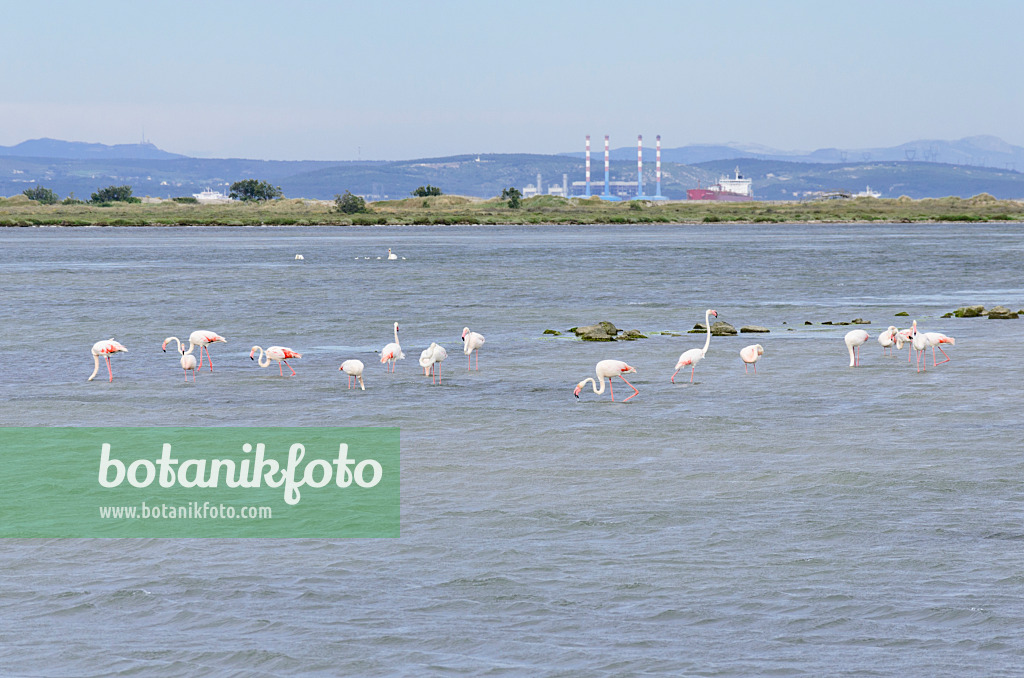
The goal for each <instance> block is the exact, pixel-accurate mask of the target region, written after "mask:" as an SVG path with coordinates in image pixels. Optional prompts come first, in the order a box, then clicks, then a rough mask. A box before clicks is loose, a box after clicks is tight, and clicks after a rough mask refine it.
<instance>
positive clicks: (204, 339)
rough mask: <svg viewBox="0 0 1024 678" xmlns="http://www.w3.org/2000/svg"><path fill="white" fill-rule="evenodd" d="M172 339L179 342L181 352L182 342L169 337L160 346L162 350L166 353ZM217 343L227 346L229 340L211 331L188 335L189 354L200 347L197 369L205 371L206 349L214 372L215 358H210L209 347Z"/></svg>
mask: <svg viewBox="0 0 1024 678" xmlns="http://www.w3.org/2000/svg"><path fill="white" fill-rule="evenodd" d="M171 339H174V340H175V341H178V349H179V350H180V349H181V342H180V341H179V340H178V338H177V337H167V338H166V339H164V343H163V345H162V346H160V348H161V349H162V350H163V351H164V352H166V351H167V344H168V342H170V341H171ZM217 342H220V343H222V344H226V343H228V340H227V339H225V338H224V337H222V336H220V335H219V334H217V333H216V332H211V331H209V330H196V331H195V332H193V333H192V334H190V335H188V343H189V349H188V352H189V353H191V352H192V349H193V348H195V347H196V346H198V347H199V367H198V368H197V369H200V370H201V369H203V349H204V348H205V349H206V357H207V358H208V359H209V361H210V371H211V372H213V358H210V349H209V345H210V344H215V343H217Z"/></svg>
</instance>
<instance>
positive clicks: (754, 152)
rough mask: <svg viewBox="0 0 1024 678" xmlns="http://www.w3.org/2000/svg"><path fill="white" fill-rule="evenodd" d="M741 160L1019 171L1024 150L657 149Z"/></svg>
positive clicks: (993, 141)
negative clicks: (921, 164) (911, 163)
mask: <svg viewBox="0 0 1024 678" xmlns="http://www.w3.org/2000/svg"><path fill="white" fill-rule="evenodd" d="M591 153H592V155H591V158H592V159H593V158H597V157H604V151H603V150H601V151H598V153H600V156H598V155H593V154H594V153H595V152H594V151H591ZM563 155H567V156H570V157H573V158H582V157H584V155H585V153H584V152H583V151H578V152H572V153H564V154H563ZM609 155H610V156H611V158H612V159H613V160H634V159H635V158H636V146H625V147H620V148H615V149H612V150H611V151H610V152H609ZM648 155H650V156H651V159H652V160H653V155H654V149H653V148H650V147H647V148H645V149H644V159H645V160H646V159H647V156H648ZM742 158H752V159H756V160H781V161H784V162H810V163H865V162H902V161H918V162H935V163H944V164H949V165H969V166H972V167H992V168H995V169H1001V170H1021V171H1024V148H1022V147H1020V146H1014V145H1012V144H1008V143H1006V142H1005V141H1003V140H1002V139H1000V138H999V137H994V136H974V137H966V138H963V139H960V140H958V141H942V140H936V139H922V140H918V141H910V142H908V143H905V144H900V145H899V146H891V147H874V148H846V149H842V148H820V149H818V150H815V151H784V150H779V149H776V148H769V147H767V146H759V145H756V144H739V143H728V144H718V145H713V144H692V145H689V146H681V147H677V148H662V149H661V159H662V161H663V162H678V163H682V164H684V165H695V164H697V163H702V162H713V161H716V160H736V159H742Z"/></svg>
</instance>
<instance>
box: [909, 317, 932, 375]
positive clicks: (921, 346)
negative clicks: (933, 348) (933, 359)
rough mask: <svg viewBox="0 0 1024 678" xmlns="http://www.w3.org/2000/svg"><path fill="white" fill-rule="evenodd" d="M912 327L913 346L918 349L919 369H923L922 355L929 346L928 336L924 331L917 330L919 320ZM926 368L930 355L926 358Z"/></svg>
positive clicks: (926, 367) (925, 367)
mask: <svg viewBox="0 0 1024 678" xmlns="http://www.w3.org/2000/svg"><path fill="white" fill-rule="evenodd" d="M911 329H912V330H913V333H914V334H913V338H912V339H911V346H913V348H914V350H915V351H917V371H918V372H920V371H921V356H922V354H924V352H925V349H927V348H928V345H929V344H928V338H927V337H925V335H924V333H923V332H918V331H917V321H916V320H915V321H914V324H913V325H912V327H911ZM924 369H925V370H927V369H928V356H925V359H924Z"/></svg>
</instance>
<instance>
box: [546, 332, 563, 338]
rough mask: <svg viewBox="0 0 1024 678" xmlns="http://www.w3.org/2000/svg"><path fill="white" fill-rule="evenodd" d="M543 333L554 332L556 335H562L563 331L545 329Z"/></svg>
mask: <svg viewBox="0 0 1024 678" xmlns="http://www.w3.org/2000/svg"><path fill="white" fill-rule="evenodd" d="M543 334H553V335H555V336H556V337H560V336H562V333H561V332H559V331H558V330H544V332H543Z"/></svg>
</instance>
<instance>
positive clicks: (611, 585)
mask: <svg viewBox="0 0 1024 678" xmlns="http://www.w3.org/2000/svg"><path fill="white" fill-rule="evenodd" d="M388 247H391V248H393V249H394V250H395V251H396V253H398V254H399V255H400V256H403V257H405V259H404V260H398V261H391V262H389V261H386V260H378V259H377V257H380V256H386V250H387V248H388ZM297 253H301V254H303V255H304V257H305V259H304V260H303V261H295V259H294V256H295V254H297ZM1022 254H1024V229H1022V227H1021V225H1020V224H997V225H982V226H965V225H956V224H949V225H926V226H923V225H874V226H814V225H810V226H778V225H772V226H768V227H757V226H707V227H694V226H656V227H655V226H640V227H638V226H629V227H603V226H574V227H565V226H557V227H556V226H545V227H486V228H481V227H445V228H430V227H406V228H386V227H380V228H272V227H269V228H224V229H218V228H189V229H169V228H168V229H164V228H161V229H156V228H152V229H32V230H22V229H18V230H12V229H7V230H3V231H0V282H2V289H3V290H4V293H3V300H2V302H0V346H2V347H4V348H5V349H6V356H7V361H5V365H4V368H3V374H4V376H3V379H2V380H0V394H2V396H3V401H4V403H5V406H4V409H3V411H2V414H0V424H2V425H6V426H52V425H65V426H68V425H70V426H78V425H111V426H113V425H128V426H141V425H185V424H193V425H196V426H246V425H274V426H277V425H281V426H283V425H308V426H313V425H332V426H344V425H397V426H399V427H401V435H402V536H401V538H399V539H393V540H347V541H346V540H198V539H197V540H5V541H4V542H3V543H2V551H0V572H2V574H0V581H2V582H3V585H2V586H0V605H2V609H3V614H2V615H0V673H3V674H10V675H30V676H67V675H75V676H79V675H82V676H106V675H151V674H158V675H170V676H195V675H246V676H285V675H295V674H313V675H316V674H319V675H332V676H333V675H378V674H389V675H392V674H397V675H410V676H420V675H623V674H662V675H711V676H752V675H768V674H772V675H786V676H791V675H807V676H820V675H879V676H883V675H884V676H890V675H891V676H896V675H899V676H906V675H920V676H940V675H948V676H964V675H974V676H1011V675H1020V667H1021V666H1024V641H1022V640H1021V638H1020V629H1021V628H1022V627H1024V569H1022V563H1024V525H1022V524H1021V523H1022V517H1024V514H1022V508H1024V490H1022V485H1021V482H1022V478H1024V455H1022V451H1024V445H1022V443H1021V438H1022V433H1024V424H1022V422H1021V416H1020V412H1021V404H1022V402H1024V400H1022V395H1024V393H1022V385H1021V379H1020V378H1019V375H1020V355H1021V354H1020V348H1019V346H1020V342H1021V335H1022V329H1024V324H1021V323H1022V322H1024V321H990V320H987V319H955V318H951V319H941V318H940V316H941V315H942V314H943V313H944V312H946V311H949V310H952V309H954V308H956V307H957V306H961V305H965V304H971V303H980V304H984V305H986V306H993V305H996V304H1004V305H1006V306H1009V307H1011V308H1013V309H1017V308H1021V307H1024V282H1022V277H1021V261H1022ZM367 257H369V258H367ZM706 308H715V309H716V310H718V312H719V317H720V319H722V320H725V321H727V322H730V323H732V324H734V325H736V326H737V327H739V326H741V325H744V324H759V325H764V326H767V327H769V328H770V329H771V333H770V334H768V335H744V336H739V337H721V338H719V337H716V338H713V339H712V342H711V347H710V351H709V353H708V356H707V358H706V359H705V360H704V361H703V362H702V363H701V364H700V365H699V366H698V367H697V370H696V378H695V380H694V383H693V384H690V383H689V382H688V375H686V374H685V372H680V377H679V378H678V382H679V383H677V384H675V385H673V384H671V383H670V382H669V376H670V375H671V373H672V371H673V366H674V364H675V361H676V359H677V357H678V356H679V354H680V353H681V352H682V351H684V350H686V349H688V348H693V347H699V346H700V345H702V344H703V337H702V336H699V335H690V334H683V335H682V336H666V335H652V336H651V337H650V338H648V339H646V340H641V341H636V342H631V343H619V344H595V343H579V342H575V341H572V340H568V339H565V338H561V337H559V338H555V337H550V336H547V337H545V336H544V335H542V331H543V330H544V329H546V328H554V329H559V330H565V329H566V328H568V327H571V326H574V325H580V324H590V323H593V322H597V321H599V320H609V321H612V322H614V323H615V324H616V325H618V326H619V327H622V328H626V329H631V328H637V329H640V330H643V331H645V332H656V331H672V332H686V331H687V330H689V329H690V328H692V327H693V325H694V323H696V322H700V321H702V320H703V318H704V310H705V309H706ZM899 311H907V312H908V313H910V314H911V315H910V317H909V318H896V317H894V316H895V314H896V313H897V312H899ZM855 317H862V318H865V319H867V320H870V321H871V325H870V326H866V328H867V329H868V330H869V331H870V332H871V335H872V340H871V342H869V344H867V345H865V347H864V352H863V357H862V363H863V366H862V367H861V368H858V369H850V368H849V367H847V361H848V358H847V354H846V348H845V346H844V344H843V339H842V337H843V335H844V334H845V332H846V331H847V330H849V329H850V328H849V327H837V326H828V325H822V324H821V323H822V322H823V321H834V322H839V321H849V320H851V319H853V318H855ZM914 318H916V319H917V320H918V322H919V323H920V325H921V327H922V329H924V330H926V331H931V330H935V331H942V332H945V333H946V334H950V335H952V336H955V337H956V339H957V344H956V346H955V347H952V348H951V349H948V351H947V352H948V353H949V354H950V355H951V357H952V360H951V361H950V362H949V363H947V364H943V365H939V366H937V367H932V365H931V359H930V358H929V362H928V366H929V369H928V370H927V371H925V372H920V373H918V372H916V371H915V369H914V366H913V365H912V364H908V362H907V356H906V354H905V353H904V354H902V355H900V356H897V357H891V358H888V357H882V355H881V349H880V348H879V346H878V344H877V343H876V342H875V341H874V337H875V336H876V335H877V333H878V332H879V330H881V329H884V328H885V327H886V326H888V325H889V324H890V323H891V324H895V325H898V326H900V327H904V326H906V325H908V324H909V321H910V320H911V319H914ZM395 321H398V322H399V323H400V324H401V341H402V345H403V347H404V349H405V352H406V354H407V356H408V357H407V358H406V360H404V361H401V362H399V364H398V369H397V372H396V373H395V374H394V375H388V374H385V373H384V371H383V368H381V367H380V366H379V365H378V364H377V362H376V361H377V355H376V354H375V351H378V350H379V349H380V348H381V347H382V346H383V345H384V344H385V343H387V342H389V341H391V340H392V332H391V325H392V323H393V322H395ZM805 321H810V322H812V323H814V324H813V325H805V324H804V322H805ZM466 325H468V326H469V327H471V328H472V329H474V330H477V331H479V332H481V333H483V334H484V335H486V337H487V343H486V345H485V347H484V349H483V350H482V351H481V357H480V370H479V372H476V371H474V372H467V370H466V365H465V357H464V356H463V355H462V353H461V350H460V349H461V342H460V340H459V336H460V334H461V331H462V327H463V326H466ZM199 328H202V329H210V330H214V331H217V332H219V333H221V334H223V335H224V336H226V337H227V338H228V344H227V345H215V346H214V347H213V350H212V355H213V359H214V365H215V367H216V371H215V372H214V373H213V374H210V373H209V372H203V373H202V375H200V377H199V379H198V382H197V383H195V384H192V383H191V382H189V383H186V382H185V381H184V380H183V377H182V372H181V370H180V368H179V367H178V361H177V360H176V358H175V357H174V355H173V354H172V353H167V354H164V353H161V352H160V343H161V341H162V340H163V339H164V338H165V337H166V336H168V335H172V334H174V335H178V336H187V334H188V333H189V332H191V331H192V330H194V329H199ZM109 337H114V338H116V339H117V340H118V341H120V342H121V343H123V344H125V345H126V346H127V347H128V349H129V352H128V353H127V354H123V355H118V356H115V357H114V359H113V365H114V376H115V379H114V382H113V383H112V384H111V383H108V382H107V381H106V379H105V378H104V379H102V380H101V379H97V380H96V381H93V382H87V381H86V377H88V375H89V373H90V372H91V371H92V360H91V356H90V354H89V347H90V346H91V345H92V343H93V342H95V341H97V340H100V339H106V338H109ZM431 341H436V342H438V343H440V344H442V345H443V346H445V347H446V348H447V349H448V352H449V358H448V360H447V361H446V362H445V363H444V364H443V367H442V375H443V379H444V384H443V385H442V386H440V387H431V386H430V384H429V381H427V380H425V379H424V378H423V376H422V371H421V370H419V369H418V366H417V364H416V360H415V359H416V357H417V356H418V355H419V351H420V350H422V349H423V348H425V347H426V346H427V345H428V344H429V343H430V342H431ZM750 343H760V344H762V345H763V346H764V347H765V355H764V357H763V358H762V360H761V362H760V363H759V364H758V374H757V375H756V376H754V375H753V374H750V375H745V374H744V371H743V367H742V363H741V362H740V360H739V356H738V351H739V349H740V348H741V347H743V346H745V345H747V344H750ZM253 344H261V345H264V346H268V345H271V344H280V345H285V346H289V347H291V348H294V349H295V350H297V351H299V352H301V353H302V355H303V357H302V359H301V360H296V361H293V366H294V367H295V369H296V371H297V372H298V376H296V377H295V378H291V379H282V378H281V377H279V376H278V375H277V374H275V373H276V372H277V369H276V368H274V367H271V368H268V369H260V368H258V367H256V366H255V365H254V364H253V363H252V361H250V360H249V359H248V354H249V349H250V347H251V346H252V345H253ZM940 357H941V356H940ZM347 358H359V359H361V360H363V361H364V362H365V363H367V367H368V369H367V375H366V385H367V390H366V391H365V392H358V391H348V390H347V389H346V388H345V379H344V375H343V374H342V373H340V372H339V371H338V365H339V364H340V363H341V361H342V360H343V359H347ZM604 358H617V359H620V360H625V361H627V362H629V363H630V364H631V365H633V366H635V367H636V368H637V370H638V374H636V375H632V377H635V378H631V381H632V382H633V383H634V384H635V385H636V386H637V388H639V390H640V395H638V396H637V397H636V398H634V399H632V400H631V401H630V402H628V403H625V404H623V403H621V402H615V403H613V402H611V400H610V398H609V397H608V394H607V393H606V394H605V395H603V396H597V395H595V394H593V393H591V392H589V391H586V392H584V393H583V394H582V398H581V400H580V401H578V402H577V401H576V400H575V399H574V398H573V397H572V389H573V386H574V385H575V383H576V382H577V381H579V380H581V379H583V378H584V377H587V376H591V375H592V374H593V366H594V363H596V362H597V361H598V360H601V359H604ZM101 369H102V368H101ZM286 372H287V370H286ZM101 376H105V375H101ZM620 387H621V388H622V390H621V393H622V394H625V393H626V392H627V391H628V389H626V388H625V385H624V384H621V383H620ZM621 398H622V395H620V389H619V388H617V389H616V400H617V401H618V400H621Z"/></svg>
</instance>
